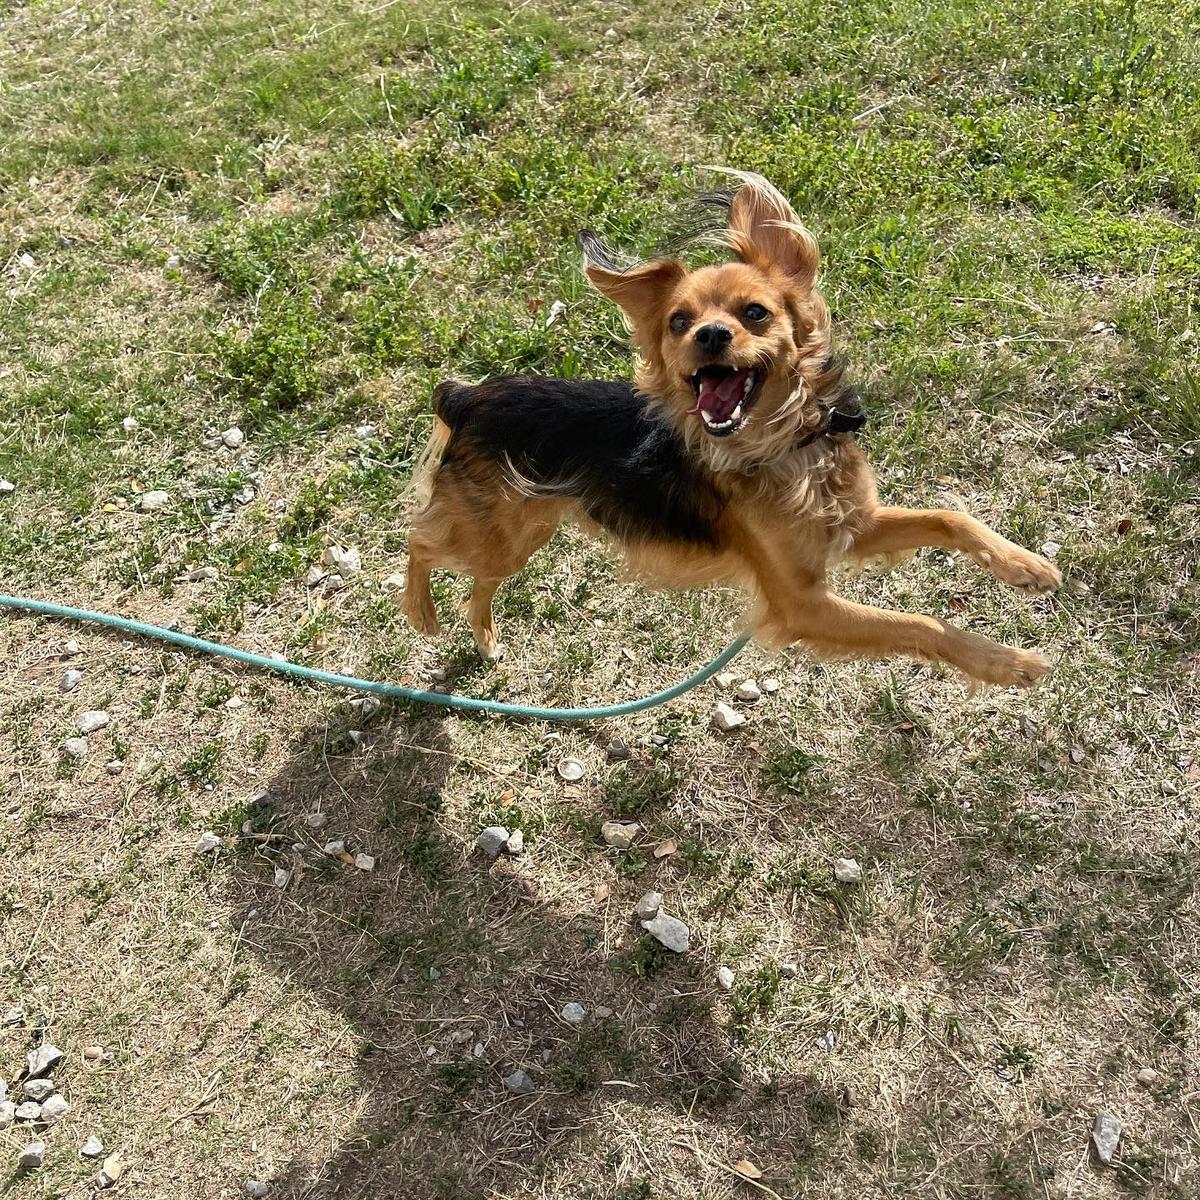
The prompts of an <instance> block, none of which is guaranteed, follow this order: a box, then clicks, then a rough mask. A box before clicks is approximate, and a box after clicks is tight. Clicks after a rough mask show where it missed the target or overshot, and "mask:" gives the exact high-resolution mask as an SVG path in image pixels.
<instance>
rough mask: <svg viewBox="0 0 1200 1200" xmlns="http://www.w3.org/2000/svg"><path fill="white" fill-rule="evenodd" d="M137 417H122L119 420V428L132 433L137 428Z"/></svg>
mask: <svg viewBox="0 0 1200 1200" xmlns="http://www.w3.org/2000/svg"><path fill="white" fill-rule="evenodd" d="M137 427H138V426H137V417H124V418H122V420H121V428H122V429H123V430H125V432H126V433H132V432H133V431H134V430H135V429H136V428H137Z"/></svg>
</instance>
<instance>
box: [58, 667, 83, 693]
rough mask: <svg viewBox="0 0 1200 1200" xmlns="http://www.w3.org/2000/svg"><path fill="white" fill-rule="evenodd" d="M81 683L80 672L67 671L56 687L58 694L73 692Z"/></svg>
mask: <svg viewBox="0 0 1200 1200" xmlns="http://www.w3.org/2000/svg"><path fill="white" fill-rule="evenodd" d="M82 682H83V672H82V671H67V672H66V673H65V674H64V675H63V677H62V682H61V683H60V684H59V685H58V690H59V691H60V692H73V691H74V690H75V689H76V688H77V687H78V686H79V685H80V684H81V683H82Z"/></svg>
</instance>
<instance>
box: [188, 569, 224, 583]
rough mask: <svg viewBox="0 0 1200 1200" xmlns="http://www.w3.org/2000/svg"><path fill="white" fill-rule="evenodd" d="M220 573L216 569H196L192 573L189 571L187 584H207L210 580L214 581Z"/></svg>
mask: <svg viewBox="0 0 1200 1200" xmlns="http://www.w3.org/2000/svg"><path fill="white" fill-rule="evenodd" d="M218 575H220V572H219V571H218V570H217V568H216V567H197V568H196V569H195V570H194V571H189V572H188V574H187V578H188V582H189V583H207V582H208V581H209V580H211V579H216V578H217V577H218Z"/></svg>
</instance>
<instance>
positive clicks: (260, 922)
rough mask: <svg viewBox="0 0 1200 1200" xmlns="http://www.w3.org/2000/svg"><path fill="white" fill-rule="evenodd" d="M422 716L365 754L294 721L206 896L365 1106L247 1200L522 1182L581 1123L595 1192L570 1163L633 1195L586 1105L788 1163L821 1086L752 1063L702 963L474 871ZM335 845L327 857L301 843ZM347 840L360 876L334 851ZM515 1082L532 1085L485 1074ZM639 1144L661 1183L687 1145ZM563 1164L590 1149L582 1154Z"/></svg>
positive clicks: (414, 1193) (503, 871) (539, 1172)
mask: <svg viewBox="0 0 1200 1200" xmlns="http://www.w3.org/2000/svg"><path fill="white" fill-rule="evenodd" d="M445 720H446V719H445V718H443V717H442V716H441V715H440V714H435V713H432V712H425V711H413V712H411V713H410V712H406V711H397V712H393V713H391V714H387V713H384V714H380V717H379V718H377V723H376V724H374V725H373V726H372V727H371V729H370V731H369V744H367V745H363V744H362V742H361V740H360V739H358V738H356V737H351V736H349V731H348V729H346V730H342V731H340V732H338V731H337V730H336V729H332V730H331V729H330V728H329V727H326V726H320V727H315V728H313V729H310V730H309V731H307V733H306V734H305V735H304V736H302V737H301V738H300V739H299V741H298V743H297V744H301V745H304V746H305V748H304V749H302V750H301V751H300V752H299V754H298V755H297V756H296V757H295V758H294V759H293V760H292V761H291V762H290V763H289V764H288V766H287V767H286V769H285V770H283V771H282V772H280V773H279V774H278V776H277V777H276V778H274V780H273V781H271V783H270V785H269V788H268V795H269V797H270V800H269V802H268V803H267V804H265V805H264V806H262V808H261V810H259V811H258V812H257V815H255V816H254V818H253V821H254V823H255V824H256V825H257V826H258V827H259V828H258V832H259V834H260V837H259V839H258V840H257V842H256V843H255V842H254V841H253V840H252V839H246V841H245V843H244V844H257V845H258V846H260V847H261V849H260V850H258V851H256V852H252V853H248V854H246V855H243V856H241V857H239V858H238V859H237V860H236V864H237V865H236V866H235V867H234V870H233V873H232V875H231V877H230V880H229V886H230V888H231V889H232V893H233V894H232V896H231V902H232V908H233V910H234V912H235V913H238V914H242V915H243V917H244V922H243V926H242V929H243V932H242V938H243V944H244V946H245V947H246V948H248V949H249V950H250V951H251V952H252V953H253V954H254V955H256V956H257V958H258V959H259V960H260V962H261V964H262V965H263V966H264V967H265V968H266V969H268V970H269V971H272V972H274V973H276V974H278V975H279V976H280V977H281V978H284V979H286V980H287V981H288V982H289V986H291V985H295V984H299V985H301V986H302V987H303V988H305V989H306V990H307V991H308V992H309V993H311V995H312V997H313V998H314V999H315V1000H316V1001H317V1003H318V1004H319V1005H320V1006H321V1007H322V1008H323V1009H325V1010H326V1011H330V1012H336V1013H340V1014H342V1015H343V1016H344V1017H345V1018H346V1020H347V1021H348V1023H349V1024H350V1025H351V1026H352V1027H353V1029H354V1030H355V1032H356V1034H357V1036H358V1039H359V1050H358V1059H357V1066H356V1073H357V1085H356V1089H355V1090H356V1092H357V1093H358V1095H359V1096H361V1097H365V1098H366V1099H365V1106H364V1108H363V1111H362V1113H361V1116H359V1117H358V1118H357V1119H356V1120H354V1121H353V1122H352V1123H351V1124H352V1128H350V1129H348V1130H347V1132H346V1135H345V1140H344V1141H342V1142H341V1144H340V1145H339V1146H337V1148H336V1149H335V1150H334V1151H333V1152H332V1154H331V1155H329V1156H328V1157H325V1158H321V1157H315V1156H313V1155H311V1154H309V1155H307V1156H302V1157H299V1158H297V1159H296V1160H295V1161H294V1162H292V1163H291V1164H290V1166H289V1167H288V1168H287V1169H286V1170H285V1171H284V1172H283V1173H282V1174H280V1175H279V1176H278V1177H277V1178H275V1179H274V1180H271V1181H270V1187H271V1194H272V1195H274V1196H280V1197H286V1196H294V1197H300V1196H305V1197H317V1196H338V1197H348V1198H359V1197H361V1198H363V1200H366V1198H367V1197H370V1198H372V1200H375V1198H378V1197H393V1196H395V1197H405V1200H423V1198H425V1197H429V1198H431V1200H432V1198H435V1197H439V1198H449V1197H454V1198H456V1200H468V1198H473V1197H480V1198H482V1197H485V1196H488V1197H499V1196H506V1195H516V1194H518V1193H520V1194H524V1193H525V1191H526V1190H527V1189H529V1188H530V1187H533V1186H536V1185H537V1183H538V1181H539V1180H541V1179H544V1178H545V1177H546V1175H547V1173H550V1172H552V1171H553V1169H554V1165H555V1163H556V1162H558V1161H561V1160H563V1159H564V1158H567V1157H569V1156H571V1155H572V1153H573V1148H576V1147H577V1146H578V1141H579V1138H580V1136H581V1131H586V1133H585V1134H584V1136H587V1135H588V1134H591V1133H594V1132H595V1131H596V1129H597V1126H598V1125H599V1128H600V1129H601V1130H602V1131H603V1136H604V1138H605V1139H606V1140H608V1142H609V1148H608V1150H607V1151H606V1153H604V1154H601V1155H600V1158H599V1162H600V1163H602V1164H603V1169H604V1171H605V1172H606V1173H607V1174H608V1176H609V1181H607V1182H606V1181H605V1180H604V1179H601V1178H596V1177H595V1176H592V1177H591V1182H590V1186H592V1188H593V1191H592V1192H589V1195H593V1194H594V1195H596V1196H609V1195H611V1196H617V1195H643V1194H646V1193H645V1191H644V1187H643V1190H638V1188H639V1187H640V1186H643V1185H640V1184H639V1183H638V1181H639V1179H647V1180H648V1179H649V1178H650V1165H649V1163H648V1161H644V1160H642V1159H641V1158H639V1154H640V1153H642V1151H641V1150H640V1149H638V1150H637V1151H636V1152H635V1149H634V1148H633V1146H632V1142H631V1143H630V1145H629V1146H627V1147H625V1148H622V1146H621V1144H620V1142H619V1141H614V1140H612V1134H613V1130H612V1129H605V1127H604V1126H605V1123H604V1113H605V1112H606V1111H607V1109H608V1108H609V1106H610V1104H620V1105H628V1104H630V1103H634V1104H637V1105H645V1106H648V1107H649V1108H653V1109H655V1110H660V1111H665V1113H666V1114H667V1115H668V1117H670V1118H673V1121H672V1122H670V1123H669V1124H675V1123H677V1122H678V1120H681V1119H684V1118H686V1119H688V1120H689V1121H690V1122H691V1126H690V1127H691V1128H692V1129H697V1128H705V1127H709V1128H711V1127H712V1126H713V1125H716V1126H720V1127H721V1129H722V1130H723V1131H724V1133H725V1134H728V1137H727V1138H726V1137H723V1139H722V1140H726V1141H729V1142H730V1143H731V1144H732V1145H733V1146H734V1148H735V1149H736V1146H737V1145H738V1144H739V1139H741V1138H742V1137H743V1136H744V1134H743V1132H742V1131H745V1130H749V1129H753V1131H754V1144H755V1146H756V1148H757V1151H758V1153H760V1154H763V1155H765V1156H768V1157H769V1158H770V1160H771V1162H772V1165H773V1166H774V1167H775V1168H777V1169H778V1168H781V1169H782V1170H783V1171H784V1173H790V1172H791V1171H792V1170H793V1169H798V1167H799V1164H800V1162H801V1161H802V1160H803V1158H804V1156H805V1153H806V1148H807V1147H808V1146H810V1144H811V1139H812V1138H813V1137H814V1136H817V1134H818V1133H819V1132H820V1131H821V1130H822V1129H829V1128H833V1127H836V1126H838V1125H839V1124H840V1120H841V1113H840V1106H841V1103H842V1101H841V1099H840V1097H839V1096H838V1095H837V1094H835V1093H834V1091H833V1090H832V1089H831V1088H830V1087H829V1086H828V1085H824V1084H821V1083H819V1082H818V1081H816V1080H815V1079H813V1078H811V1077H791V1078H788V1077H784V1078H779V1077H774V1078H772V1077H769V1076H768V1075H767V1074H765V1073H764V1072H762V1071H761V1070H760V1069H758V1068H756V1067H754V1066H753V1065H752V1056H747V1057H744V1056H743V1053H742V1051H741V1050H740V1048H739V1047H738V1046H737V1045H736V1044H735V1040H734V1039H733V1038H732V1037H731V1036H730V1035H729V1034H728V1033H727V1032H725V1030H724V1029H723V1028H722V1026H721V1025H720V1024H719V1023H718V1021H717V1020H716V1019H715V1018H714V1016H713V1014H712V1012H711V1006H712V1005H713V1004H714V1003H715V1002H716V1000H717V996H718V992H717V990H716V986H715V983H714V982H713V979H712V964H706V963H705V962H704V959H703V958H702V956H701V955H697V954H695V953H694V952H693V953H692V954H690V955H679V956H677V955H672V954H671V953H670V952H669V951H666V950H662V949H660V948H658V947H657V945H656V944H655V943H653V941H652V940H651V939H649V938H648V937H644V936H641V935H640V931H638V930H636V929H635V928H634V927H633V925H632V922H631V920H630V919H629V915H628V914H626V912H625V907H624V902H622V905H623V907H622V910H621V912H620V913H614V912H612V911H607V912H606V909H605V904H604V902H603V900H602V899H601V900H595V898H594V897H593V896H592V895H591V894H590V892H589V895H588V896H587V897H586V899H580V900H579V902H578V903H574V904H571V903H564V904H555V903H552V902H550V901H548V900H546V899H545V898H543V897H542V896H541V895H539V890H538V886H537V884H536V882H535V880H534V878H533V874H532V873H531V872H529V871H527V870H525V869H523V868H524V867H525V865H526V860H524V859H522V858H520V857H516V858H510V857H507V856H502V857H501V858H500V859H499V860H498V861H497V862H495V863H494V864H493V863H490V862H489V861H488V860H487V858H486V856H485V855H483V854H482V852H480V851H478V850H475V851H473V852H468V851H469V848H468V847H465V846H464V844H463V839H462V838H461V837H452V836H449V835H448V834H447V833H446V832H445V831H444V830H443V828H442V826H441V823H440V821H441V817H440V808H441V801H442V789H443V787H444V785H445V781H446V778H447V775H448V773H449V771H450V770H451V769H452V767H453V764H454V761H455V760H454V757H453V751H452V749H451V745H450V741H449V739H448V737H447V736H446V733H445V729H446V726H445V724H444V721H445ZM339 840H341V841H344V842H345V843H346V851H345V855H344V856H342V857H339V856H338V855H337V853H336V851H337V847H332V848H331V849H332V850H333V853H331V854H328V855H327V854H324V853H323V847H324V846H325V844H326V843H328V842H330V841H339ZM299 844H305V845H306V846H307V849H305V850H304V851H297V850H296V849H295V846H296V845H299ZM361 852H367V853H371V854H372V855H373V857H374V858H375V860H376V861H375V864H374V868H373V869H371V870H365V869H361V867H356V866H354V865H353V863H352V861H349V860H351V859H352V858H353V856H354V855H355V854H356V853H361ZM530 852H531V853H533V854H536V853H537V846H536V842H535V843H534V844H533V846H532V847H531V851H530ZM366 865H367V864H366V863H365V862H364V863H362V866H366ZM285 880H286V882H284V881H285ZM280 883H283V884H284V886H282V887H280V886H278V885H279V884H280ZM640 886H641V885H640V883H639V884H637V885H636V887H637V889H638V890H640ZM635 895H636V891H635ZM593 901H594V902H593ZM570 1001H576V1002H579V1003H582V1004H583V1005H584V1006H585V1008H586V1009H587V1010H588V1012H587V1016H586V1017H585V1019H584V1021H583V1022H582V1023H580V1024H572V1023H570V1022H569V1021H567V1020H564V1019H563V1017H562V1015H561V1010H562V1006H563V1005H564V1004H566V1003H568V1002H570ZM317 1040H320V1041H321V1044H322V1045H324V1044H327V1041H328V1039H327V1037H323V1038H322V1039H314V1043H315V1042H316V1041H317ZM313 1051H314V1054H315V1053H316V1045H315V1044H314V1047H313ZM516 1071H524V1072H525V1073H526V1074H527V1075H528V1076H529V1078H530V1080H531V1081H532V1084H533V1090H532V1091H528V1092H522V1091H514V1090H513V1089H512V1087H511V1086H510V1085H509V1084H508V1083H506V1082H505V1081H506V1078H508V1077H510V1076H511V1075H512V1074H513V1072H516ZM626 1111H628V1110H627V1109H626ZM668 1127H669V1126H668ZM636 1140H637V1139H634V1141H636ZM638 1144H639V1146H640V1143H638ZM741 1144H744V1143H741ZM658 1150H659V1151H661V1152H662V1153H664V1154H666V1153H669V1154H671V1155H675V1156H679V1157H680V1159H681V1161H680V1162H679V1163H678V1164H676V1165H677V1167H678V1168H680V1169H681V1170H683V1174H684V1175H685V1176H686V1175H688V1174H689V1173H693V1172H694V1171H695V1170H696V1169H697V1168H698V1162H699V1160H698V1159H697V1158H694V1157H693V1153H692V1152H691V1151H689V1150H688V1148H687V1147H684V1148H682V1149H680V1148H675V1149H672V1150H669V1151H668V1150H666V1149H664V1148H663V1147H658ZM709 1151H710V1152H712V1153H717V1152H716V1151H712V1149H711V1147H710V1148H709ZM727 1151H728V1147H726V1152H727ZM705 1152H706V1150H705V1147H704V1146H697V1147H696V1151H695V1153H696V1154H697V1155H703V1154H704V1153H705ZM582 1153H583V1155H584V1157H585V1159H586V1161H588V1162H591V1163H595V1162H596V1158H595V1154H596V1151H595V1147H594V1146H592V1147H589V1148H585V1149H583V1151H582ZM682 1160H687V1161H686V1162H684V1161H682ZM718 1170H720V1168H718ZM644 1186H650V1185H649V1183H646V1184H645V1185H644ZM655 1186H656V1187H657V1185H655ZM623 1189H625V1190H623ZM656 1194H657V1193H656Z"/></svg>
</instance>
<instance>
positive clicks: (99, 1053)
mask: <svg viewBox="0 0 1200 1200" xmlns="http://www.w3.org/2000/svg"><path fill="white" fill-rule="evenodd" d="M83 1057H84V1058H85V1059H86V1060H87V1061H88V1062H100V1061H101V1060H102V1059H103V1058H104V1047H103V1046H84V1048H83Z"/></svg>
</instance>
